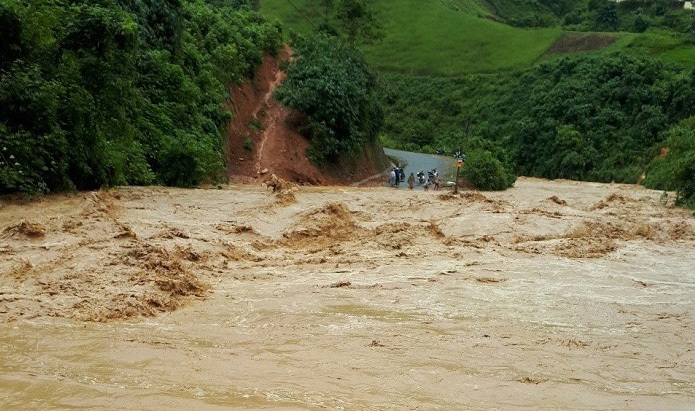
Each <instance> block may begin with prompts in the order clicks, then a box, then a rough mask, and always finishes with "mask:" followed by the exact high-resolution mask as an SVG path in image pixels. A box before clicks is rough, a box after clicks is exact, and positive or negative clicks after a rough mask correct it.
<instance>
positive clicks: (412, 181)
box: [408, 173, 415, 190]
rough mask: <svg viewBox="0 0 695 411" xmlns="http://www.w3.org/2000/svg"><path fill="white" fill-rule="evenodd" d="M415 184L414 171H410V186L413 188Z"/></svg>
mask: <svg viewBox="0 0 695 411" xmlns="http://www.w3.org/2000/svg"><path fill="white" fill-rule="evenodd" d="M414 186H415V175H414V174H413V173H410V177H408V188H409V189H411V190H412V189H413V187H414Z"/></svg>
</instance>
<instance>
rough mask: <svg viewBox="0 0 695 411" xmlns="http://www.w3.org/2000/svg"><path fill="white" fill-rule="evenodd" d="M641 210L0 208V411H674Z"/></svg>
mask: <svg viewBox="0 0 695 411" xmlns="http://www.w3.org/2000/svg"><path fill="white" fill-rule="evenodd" d="M662 203H663V201H662V199H661V193H660V192H654V191H649V190H645V189H643V188H640V187H634V186H627V185H604V184H592V183H576V182H566V181H555V182H549V181H544V180H535V179H523V178H522V179H520V180H519V181H518V183H517V185H516V187H515V188H513V189H511V190H508V191H506V192H503V193H478V192H464V193H463V194H462V195H461V196H453V195H451V194H448V193H445V192H428V193H425V192H422V191H415V192H404V191H395V190H390V189H386V188H365V189H354V188H335V187H316V188H299V189H296V188H289V189H285V190H282V191H280V192H279V193H275V194H273V193H272V192H271V191H270V190H264V189H261V188H256V187H249V186H240V187H230V188H228V189H225V190H184V189H163V188H125V189H117V190H110V191H101V192H96V193H87V194H79V195H70V196H55V197H49V198H46V199H45V200H43V201H41V202H37V203H31V204H3V205H2V208H1V209H0V233H1V234H0V235H1V236H2V241H0V252H1V253H2V257H1V258H0V335H1V337H0V349H2V351H3V353H4V354H3V362H2V363H0V398H3V399H2V400H0V404H2V405H4V408H7V407H27V406H32V407H46V408H69V407H75V406H83V407H104V406H108V407H109V408H123V409H132V408H151V407H152V406H153V404H158V405H157V406H154V408H157V407H160V406H161V407H166V408H172V407H184V408H196V409H200V408H208V409H214V408H228V407H232V408H233V407H238V408H240V409H249V408H268V407H284V408H310V409H318V408H324V407H328V408H335V409H413V408H418V407H419V408H423V409H461V408H474V409H490V408H499V409H511V408H528V409H537V408H539V407H550V408H554V407H558V408H562V409H590V408H594V409H610V408H613V409H616V408H618V409H626V408H627V409H687V408H689V406H690V405H692V403H693V401H695V385H694V384H693V382H692V381H693V379H694V377H695V365H694V364H695V354H694V353H693V351H692V350H693V348H692V343H693V335H695V329H694V327H695V326H694V325H693V324H694V322H693V315H694V314H695V303H694V301H695V272H694V271H693V267H695V256H694V255H693V253H692V250H693V247H694V246H695V219H694V218H693V217H692V215H691V213H689V212H687V211H685V210H681V209H678V208H673V207H670V206H669V205H668V204H667V205H664V204H662ZM85 320H86V321H85Z"/></svg>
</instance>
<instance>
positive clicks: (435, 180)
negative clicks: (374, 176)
mask: <svg viewBox="0 0 695 411" xmlns="http://www.w3.org/2000/svg"><path fill="white" fill-rule="evenodd" d="M427 174H428V178H427V180H425V177H424V176H425V173H423V172H422V171H421V172H419V173H418V181H419V183H420V184H421V185H422V186H423V187H424V188H425V191H427V190H429V189H430V187H433V188H434V189H435V190H438V189H439V175H438V173H437V169H434V170H432V171H428V172H427ZM403 180H405V172H404V171H403V169H402V168H400V167H394V168H392V169H391V173H390V174H389V185H390V186H391V187H398V185H399V183H400V182H401V181H403ZM415 181H416V180H415V174H414V173H410V176H409V177H408V188H409V189H411V190H412V189H414V188H415Z"/></svg>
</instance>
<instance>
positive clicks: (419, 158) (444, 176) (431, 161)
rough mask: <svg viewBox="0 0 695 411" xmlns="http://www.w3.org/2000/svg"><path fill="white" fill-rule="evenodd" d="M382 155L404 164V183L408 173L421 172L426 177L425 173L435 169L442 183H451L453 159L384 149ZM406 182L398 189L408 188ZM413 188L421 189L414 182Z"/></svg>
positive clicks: (453, 169) (453, 170)
mask: <svg viewBox="0 0 695 411" xmlns="http://www.w3.org/2000/svg"><path fill="white" fill-rule="evenodd" d="M384 153H386V155H387V156H389V157H395V158H397V159H399V160H400V161H401V163H405V168H404V171H405V178H406V181H407V180H408V176H409V175H410V173H413V174H415V175H417V173H418V172H420V171H422V172H424V173H425V176H426V175H427V171H429V170H432V169H433V168H436V169H437V171H438V172H439V180H440V181H441V182H442V183H446V182H447V181H453V177H452V175H451V174H452V173H453V172H455V168H454V165H455V163H454V158H453V157H448V156H437V155H434V154H421V153H413V152H410V151H401V150H393V149H390V148H385V149H384ZM425 178H427V177H425ZM416 179H417V177H416ZM406 181H404V182H402V183H401V184H399V186H398V188H400V189H406V188H408V183H407V182H406ZM415 188H416V189H418V188H420V189H422V186H420V185H419V184H418V183H417V181H416V182H415Z"/></svg>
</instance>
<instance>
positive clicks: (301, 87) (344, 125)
mask: <svg viewBox="0 0 695 411" xmlns="http://www.w3.org/2000/svg"><path fill="white" fill-rule="evenodd" d="M295 42H296V44H295V54H296V55H297V56H298V57H297V58H296V59H295V60H293V62H291V63H290V64H289V66H288V68H287V79H286V80H285V81H284V82H283V83H282V85H281V86H280V88H279V89H278V90H277V91H276V93H275V95H276V97H277V98H278V99H279V100H280V101H281V102H282V103H283V104H285V105H286V106H288V107H291V108H293V109H296V110H299V111H301V112H302V113H304V114H306V116H307V118H308V121H307V124H306V125H305V126H304V127H303V130H302V131H303V134H304V135H305V136H307V137H308V138H309V139H310V140H311V147H310V150H309V156H310V157H311V158H312V159H313V160H314V161H315V162H322V161H324V160H327V159H335V158H336V156H338V154H340V153H345V152H348V151H350V150H353V149H354V148H356V147H360V146H363V145H364V144H365V143H366V142H368V141H372V140H374V139H375V138H376V136H377V133H378V131H379V128H380V127H381V109H380V107H379V106H378V104H377V102H376V96H375V85H376V82H375V78H374V76H373V74H372V72H371V70H370V69H369V67H368V66H367V64H366V63H365V61H364V59H363V58H362V56H361V55H360V53H359V52H358V51H357V50H355V49H354V48H352V47H351V46H349V45H348V44H346V43H344V42H343V41H342V40H340V39H338V38H335V37H328V36H326V35H316V36H312V37H306V38H298V39H296V40H295Z"/></svg>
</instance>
